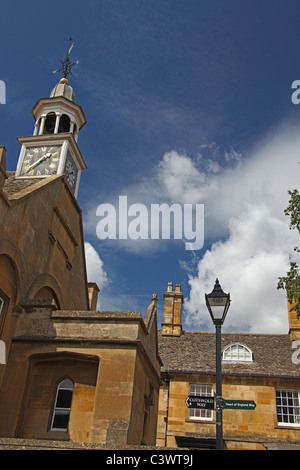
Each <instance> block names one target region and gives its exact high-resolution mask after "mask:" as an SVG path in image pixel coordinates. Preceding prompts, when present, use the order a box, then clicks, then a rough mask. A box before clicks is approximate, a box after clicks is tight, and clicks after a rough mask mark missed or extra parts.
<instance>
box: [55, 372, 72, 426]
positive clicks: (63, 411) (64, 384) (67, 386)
mask: <svg viewBox="0 0 300 470" xmlns="http://www.w3.org/2000/svg"><path fill="white" fill-rule="evenodd" d="M61 390H68V391H71V392H72V396H71V401H70V406H69V407H66V408H64V407H60V406H57V399H58V395H59V392H60V391H61ZM73 392H74V384H73V382H72V380H70V379H64V380H62V381H61V382H60V383H59V384H58V386H57V389H56V395H55V402H54V410H53V414H52V420H51V428H50V430H51V431H60V432H67V431H68V426H69V418H70V412H71V404H72V398H73ZM58 415H67V416H68V423H67V426H66V427H65V428H58V427H54V420H55V417H56V416H58Z"/></svg>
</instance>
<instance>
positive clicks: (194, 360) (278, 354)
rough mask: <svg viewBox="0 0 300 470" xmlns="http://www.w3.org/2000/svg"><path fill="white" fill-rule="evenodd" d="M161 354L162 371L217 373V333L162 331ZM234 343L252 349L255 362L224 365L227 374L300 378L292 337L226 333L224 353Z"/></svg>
mask: <svg viewBox="0 0 300 470" xmlns="http://www.w3.org/2000/svg"><path fill="white" fill-rule="evenodd" d="M158 341H159V354H160V357H161V359H162V362H163V367H162V371H163V372H166V371H174V372H175V371H177V372H190V373H192V372H197V373H214V372H215V354H216V349H215V348H216V346H215V334H214V333H206V332H196V331H193V332H184V334H183V335H181V336H180V337H171V336H162V334H161V330H159V336H158ZM232 343H241V344H243V345H245V346H247V347H248V348H250V349H251V351H252V353H253V357H254V360H253V362H249V363H245V362H244V363H229V362H227V363H226V362H223V364H222V371H223V373H224V374H242V375H270V376H298V377H299V378H300V364H299V365H296V364H293V362H292V354H293V353H294V352H295V349H293V348H292V341H291V339H290V337H289V335H271V334H270V335H266V334H246V333H245V334H243V333H222V350H223V349H224V348H225V346H227V345H229V344H232Z"/></svg>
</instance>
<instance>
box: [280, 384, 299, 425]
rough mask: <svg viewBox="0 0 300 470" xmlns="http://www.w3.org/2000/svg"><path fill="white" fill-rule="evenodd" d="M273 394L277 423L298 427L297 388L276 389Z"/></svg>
mask: <svg viewBox="0 0 300 470" xmlns="http://www.w3.org/2000/svg"><path fill="white" fill-rule="evenodd" d="M275 396H276V414H277V424H278V425H281V426H284V425H285V426H299V427H300V403H299V390H287V389H277V390H276V391H275Z"/></svg>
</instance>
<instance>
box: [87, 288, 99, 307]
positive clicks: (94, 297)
mask: <svg viewBox="0 0 300 470" xmlns="http://www.w3.org/2000/svg"><path fill="white" fill-rule="evenodd" d="M99 292H100V289H99V287H98V286H97V284H96V283H95V282H88V295H89V310H93V311H96V310H97V301H98V293H99Z"/></svg>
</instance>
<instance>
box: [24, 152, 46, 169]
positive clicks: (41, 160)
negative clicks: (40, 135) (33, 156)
mask: <svg viewBox="0 0 300 470" xmlns="http://www.w3.org/2000/svg"><path fill="white" fill-rule="evenodd" d="M51 155H52V154H51V152H48V153H46V154H45V155H43V156H42V157H41V158H39V159H38V160H37V161H36V162H34V163H33V164H32V165H30V166H29V167H28V168H27V170H26V171H25V173H28V172H29V171H30V170H33V169H34V168H35V167H36V166H38V165H39V164H40V163H41V162H43V161H44V160H46V158H49V157H51Z"/></svg>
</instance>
